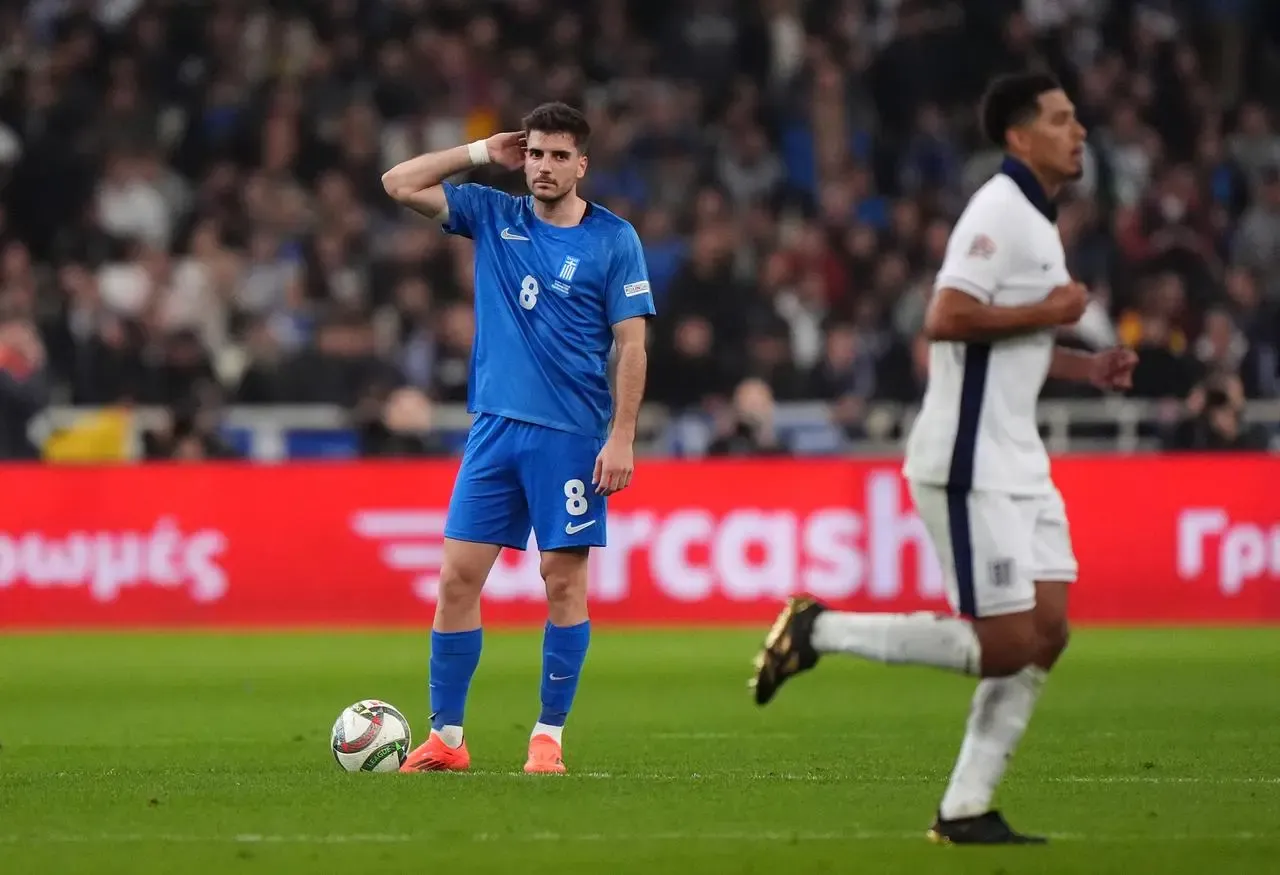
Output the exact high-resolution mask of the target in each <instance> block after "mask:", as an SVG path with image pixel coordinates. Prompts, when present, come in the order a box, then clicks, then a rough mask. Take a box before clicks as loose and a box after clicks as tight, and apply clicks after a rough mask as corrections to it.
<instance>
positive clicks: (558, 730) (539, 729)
mask: <svg viewBox="0 0 1280 875" xmlns="http://www.w3.org/2000/svg"><path fill="white" fill-rule="evenodd" d="M536 735H549V736H551V738H552V740H554V741H555V743H556V744H562V742H561V741H560V739H561V737H562V736H563V735H564V727H563V726H552V725H551V724H549V723H535V724H533V732H531V733H529V738H533V737H534V736H536Z"/></svg>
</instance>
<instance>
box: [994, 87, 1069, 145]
mask: <svg viewBox="0 0 1280 875" xmlns="http://www.w3.org/2000/svg"><path fill="white" fill-rule="evenodd" d="M1061 88H1062V85H1061V83H1059V82H1058V80H1057V79H1055V78H1054V77H1053V76H1051V75H1050V74H1048V73H1043V72H1031V73H1013V74H1009V75H1006V76H1000V77H997V78H996V79H993V80H992V81H991V84H989V85H988V86H987V91H986V93H985V94H983V96H982V105H981V109H980V110H979V118H980V120H981V124H982V134H983V136H985V137H986V138H987V139H988V140H990V141H991V142H992V143H993V144H995V145H997V146H999V147H1000V148H1002V149H1003V148H1004V147H1005V146H1006V145H1007V143H1006V138H1007V137H1008V134H1009V129H1010V128H1016V127H1018V126H1019V125H1025V124H1026V123H1027V122H1030V121H1032V120H1034V119H1035V117H1036V116H1037V115H1038V114H1039V113H1040V95H1042V94H1045V93H1047V92H1050V91H1058V90H1060V89H1061Z"/></svg>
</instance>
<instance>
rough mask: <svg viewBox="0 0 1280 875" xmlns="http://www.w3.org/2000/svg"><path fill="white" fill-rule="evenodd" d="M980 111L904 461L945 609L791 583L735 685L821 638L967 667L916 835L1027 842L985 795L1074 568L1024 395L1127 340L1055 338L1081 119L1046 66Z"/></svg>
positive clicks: (1005, 88)
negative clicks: (954, 728)
mask: <svg viewBox="0 0 1280 875" xmlns="http://www.w3.org/2000/svg"><path fill="white" fill-rule="evenodd" d="M981 118H982V125H983V131H984V133H985V134H986V135H987V137H989V138H990V139H991V140H992V141H993V142H995V143H997V144H998V145H1000V146H1001V147H1002V148H1004V149H1005V151H1006V153H1007V157H1006V159H1005V161H1004V164H1003V165H1002V166H1001V170H1000V173H998V174H997V175H996V176H994V177H993V178H992V179H991V180H990V181H988V182H987V183H986V184H985V185H984V186H983V187H982V188H981V189H979V190H978V191H977V193H975V194H974V196H973V198H972V199H971V200H970V201H969V205H968V206H967V208H966V209H965V211H964V213H963V214H962V215H961V216H960V219H959V220H958V221H957V223H956V226H955V228H954V229H953V230H952V233H951V239H950V241H949V242H948V244H947V254H946V258H945V260H944V262H943V265H942V268H941V270H940V271H939V273H938V277H937V281H936V283H935V291H934V295H933V297H932V300H931V301H930V304H929V310H928V314H927V316H926V319H925V332H926V334H927V335H928V337H929V340H930V341H931V343H930V347H929V385H928V388H927V390H926V391H925V396H924V402H923V406H922V408H921V411H920V415H919V417H918V418H917V419H916V422H915V425H914V427H913V428H912V431H911V435H910V437H909V438H908V440H907V452H906V464H905V465H904V474H905V475H906V478H907V480H908V482H909V484H910V489H911V495H912V498H913V500H914V502H915V505H916V509H917V511H918V512H919V514H920V517H921V519H922V520H923V521H924V524H925V527H926V528H927V529H928V532H929V536H930V539H931V540H932V541H933V545H934V548H935V550H936V552H937V554H938V557H939V559H940V561H941V562H942V565H943V568H944V571H945V578H946V583H947V595H948V598H949V600H950V602H951V606H952V608H953V609H954V610H955V612H956V613H957V614H958V615H959V616H945V615H936V614H931V613H916V614H883V613H881V614H859V613H849V612H841V611H835V610H831V609H829V608H827V607H826V606H825V605H823V604H821V603H819V602H817V601H816V600H814V599H811V598H795V599H792V600H791V601H790V602H789V603H788V604H787V606H786V608H785V609H784V610H783V612H782V613H781V615H779V617H778V619H777V621H776V622H775V623H774V626H773V628H772V629H771V630H770V633H769V636H768V638H767V639H766V640H765V646H764V649H763V651H762V652H761V653H760V655H759V656H758V657H757V660H756V675H755V677H754V678H753V679H752V686H753V687H754V689H755V697H756V701H757V702H758V703H760V704H762V705H763V704H765V703H766V702H768V701H769V700H771V699H772V698H773V696H774V694H775V693H776V692H777V689H778V687H779V686H780V685H781V684H782V683H783V682H784V681H786V680H787V679H788V678H790V677H792V676H794V675H796V674H798V673H800V672H802V671H805V670H807V669H810V668H812V667H813V666H814V665H815V664H816V663H817V661H818V657H819V656H820V655H821V654H823V653H837V652H838V653H849V654H854V655H857V656H861V657H864V658H868V659H873V660H877V661H880V662H886V663H900V664H916V665H932V666H936V667H939V668H944V669H950V670H952V671H956V672H960V673H964V674H968V675H976V676H980V677H981V678H982V680H981V681H980V682H979V684H978V688H977V691H976V693H975V695H974V700H973V706H972V709H971V711H970V714H969V721H968V725H967V729H966V733H965V738H964V742H963V744H962V746H961V749H960V757H959V760H958V761H957V763H956V766H955V770H954V771H953V773H952V775H951V780H950V783H949V785H948V787H947V790H946V793H945V795H944V796H943V799H942V803H941V805H940V806H939V810H938V814H937V818H936V820H935V821H934V825H933V828H932V829H931V830H930V831H929V837H930V838H931V839H932V840H934V841H937V842H942V843H955V844H1029V843H1035V844H1039V843H1042V842H1043V841H1044V840H1043V839H1041V838H1038V837H1034V836H1026V835H1022V834H1019V833H1017V832H1015V831H1014V830H1013V829H1011V828H1010V827H1009V826H1008V824H1007V823H1006V822H1005V820H1004V818H1003V817H1002V816H1001V815H1000V813H999V812H998V811H996V810H995V809H994V808H992V806H991V801H992V797H993V796H994V793H995V788H996V786H997V784H999V782H1000V779H1001V777H1002V776H1003V774H1004V770H1005V764H1006V762H1007V760H1008V758H1009V756H1010V755H1011V754H1012V753H1013V750H1014V748H1015V747H1016V746H1017V743H1018V741H1019V739H1020V738H1021V737H1022V733H1023V731H1024V730H1025V729H1026V726H1027V723H1028V721H1029V720H1030V718H1031V712H1032V709H1033V707H1034V705H1035V701H1036V699H1037V697H1038V695H1039V692H1040V688H1041V687H1042V686H1043V684H1044V681H1045V679H1046V677H1047V673H1048V671H1049V669H1050V668H1052V667H1053V665H1054V663H1055V662H1056V661H1057V659H1058V657H1059V656H1060V655H1061V653H1062V651H1063V649H1064V648H1065V647H1066V644H1067V590H1068V585H1069V584H1070V583H1072V582H1074V581H1075V579H1076V560H1075V555H1074V553H1073V552H1072V549H1071V537H1070V534H1069V531H1068V527H1067V517H1066V510H1065V508H1064V506H1063V502H1062V497H1061V496H1060V495H1059V494H1058V490H1057V489H1056V488H1055V487H1054V485H1053V481H1052V480H1051V479H1050V476H1049V457H1048V454H1047V453H1046V452H1045V448H1044V444H1043V442H1042V441H1041V439H1040V433H1039V430H1038V428H1037V423H1036V403H1037V400H1038V398H1039V394H1040V390H1041V388H1042V386H1043V385H1044V382H1045V379H1046V377H1050V376H1052V377H1055V378H1058V379H1065V380H1076V381H1081V382H1089V383H1093V384H1094V385H1096V386H1098V387H1100V388H1104V389H1124V388H1128V386H1129V385H1130V380H1131V376H1132V372H1133V368H1134V365H1135V364H1136V363H1137V356H1136V355H1134V353H1132V352H1131V351H1129V350H1121V349H1113V350H1107V351H1104V352H1099V353H1082V352H1077V351H1074V350H1070V349H1066V348H1064V347H1060V346H1057V345H1056V344H1055V339H1054V335H1055V331H1056V329H1057V328H1059V327H1060V326H1066V325H1071V324H1074V323H1075V322H1076V321H1077V320H1079V318H1080V316H1081V315H1082V314H1083V313H1084V308H1085V304H1086V303H1087V292H1086V290H1085V288H1084V287H1083V286H1082V285H1080V284H1079V283H1076V282H1073V281H1072V280H1071V277H1070V275H1069V274H1068V273H1067V266H1066V256H1065V253H1064V252H1063V248H1062V240H1061V238H1060V237H1059V235H1058V229H1057V225H1056V209H1055V207H1054V203H1053V198H1054V197H1055V196H1056V195H1057V193H1058V191H1059V190H1060V189H1061V188H1062V186H1063V185H1064V184H1066V183H1067V182H1069V181H1070V180H1073V179H1076V178H1078V177H1079V175H1080V173H1081V169H1082V164H1081V159H1082V157H1083V148H1084V137H1085V131H1084V128H1083V127H1081V125H1080V123H1079V122H1078V121H1077V120H1076V115H1075V107H1074V106H1073V105H1072V103H1071V101H1070V99H1068V97H1067V95H1066V94H1065V93H1064V92H1063V90H1062V88H1061V87H1060V86H1059V85H1058V83H1057V82H1055V81H1054V80H1053V79H1052V77H1050V76H1048V75H1043V74H1019V75H1013V76H1007V77H1002V78H1000V79H997V80H995V81H994V82H993V83H992V84H991V85H990V86H989V88H988V89H987V93H986V95H985V97H984V98H983V103H982V110H981Z"/></svg>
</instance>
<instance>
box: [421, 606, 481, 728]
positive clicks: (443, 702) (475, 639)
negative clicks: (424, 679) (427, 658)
mask: <svg viewBox="0 0 1280 875" xmlns="http://www.w3.org/2000/svg"><path fill="white" fill-rule="evenodd" d="M483 639H484V634H483V632H482V631H481V630H480V629H472V630H470V631H468V632H436V631H434V630H433V631H432V632H431V728H432V729H434V730H436V731H439V730H441V729H442V728H444V727H445V726H461V725H462V716H463V712H464V711H465V710H466V707H467V690H468V689H470V687H471V677H472V675H474V674H475V673H476V666H477V665H479V664H480V645H481V643H482V642H483Z"/></svg>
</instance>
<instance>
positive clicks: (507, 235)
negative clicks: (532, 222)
mask: <svg viewBox="0 0 1280 875" xmlns="http://www.w3.org/2000/svg"><path fill="white" fill-rule="evenodd" d="M502 239H503V240H523V241H524V242H526V243H528V242H529V238H528V237H525V236H524V235H523V234H517V233H515V232H514V231H512V230H511V226H510V225H508V226H507V227H505V228H503V229H502Z"/></svg>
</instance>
